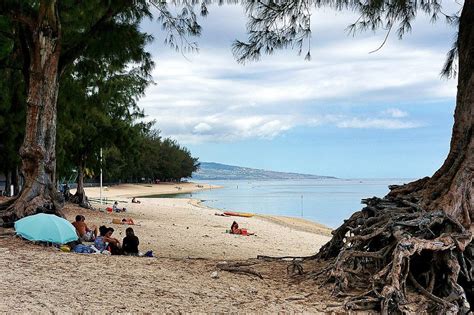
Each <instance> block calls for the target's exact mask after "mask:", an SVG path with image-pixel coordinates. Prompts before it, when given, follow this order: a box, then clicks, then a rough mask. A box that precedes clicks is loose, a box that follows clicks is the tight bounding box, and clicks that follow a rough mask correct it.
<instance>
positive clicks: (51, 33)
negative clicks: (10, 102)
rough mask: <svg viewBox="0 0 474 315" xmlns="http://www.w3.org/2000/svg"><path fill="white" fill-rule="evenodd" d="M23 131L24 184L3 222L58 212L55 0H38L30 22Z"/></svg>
mask: <svg viewBox="0 0 474 315" xmlns="http://www.w3.org/2000/svg"><path fill="white" fill-rule="evenodd" d="M29 31H30V32H31V34H28V35H29V36H30V37H29V45H30V47H29V58H30V65H29V78H28V92H27V112H26V115H27V116H26V133H25V138H24V141H23V144H22V146H21V148H20V157H21V159H22V166H21V172H22V174H23V177H24V181H25V182H24V187H23V190H22V191H21V193H20V195H19V196H18V198H16V199H15V200H14V202H13V204H11V205H9V206H8V208H7V209H6V210H4V211H2V212H0V217H1V218H2V219H3V220H4V221H7V222H11V221H13V220H16V219H18V218H21V217H24V216H26V215H30V214H33V213H37V212H49V213H59V211H60V209H61V204H60V203H59V202H58V201H59V198H58V197H59V196H58V194H57V192H56V189H55V185H54V184H55V171H56V153H55V146H56V105H57V97H58V88H59V82H58V79H59V78H58V76H59V73H58V64H59V56H60V51H61V45H60V42H61V41H60V37H61V29H60V21H59V16H58V9H57V3H56V1H55V0H52V1H41V2H40V7H39V12H38V17H37V20H36V21H34V25H30V30H29Z"/></svg>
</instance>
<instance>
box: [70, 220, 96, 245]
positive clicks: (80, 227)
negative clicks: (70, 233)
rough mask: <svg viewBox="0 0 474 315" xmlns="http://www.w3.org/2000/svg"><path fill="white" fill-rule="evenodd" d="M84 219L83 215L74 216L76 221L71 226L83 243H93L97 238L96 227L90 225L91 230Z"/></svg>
mask: <svg viewBox="0 0 474 315" xmlns="http://www.w3.org/2000/svg"><path fill="white" fill-rule="evenodd" d="M85 220H86V218H85V217H84V216H83V215H80V214H78V215H76V221H74V222H72V225H73V226H74V227H75V228H76V233H77V235H78V236H79V238H80V239H81V241H84V242H93V241H94V240H95V238H96V237H97V227H96V226H95V225H92V226H91V228H89V227H88V226H87V224H86V223H85Z"/></svg>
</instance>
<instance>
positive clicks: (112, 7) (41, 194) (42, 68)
mask: <svg viewBox="0 0 474 315" xmlns="http://www.w3.org/2000/svg"><path fill="white" fill-rule="evenodd" d="M152 7H153V8H155V9H156V11H157V19H158V20H159V21H160V22H161V25H162V26H163V29H164V30H165V32H166V33H167V41H168V43H169V44H170V45H172V46H173V45H176V42H175V41H176V40H179V38H180V36H185V35H198V34H199V32H200V27H199V25H198V24H197V22H196V16H195V14H194V13H193V12H192V10H188V9H186V10H184V9H183V11H182V12H180V13H179V14H176V16H175V15H172V14H171V13H170V11H169V10H168V8H167V4H166V2H161V1H154V0H150V1H145V0H133V1H132V0H116V1H101V0H93V1H76V0H64V1H57V0H39V1H33V0H22V1H17V0H4V1H1V2H0V16H1V17H2V18H7V19H8V22H10V23H14V24H15V26H17V29H18V35H17V36H18V38H20V39H21V41H20V42H21V44H22V45H23V46H22V51H23V52H24V53H23V68H24V71H23V73H24V74H25V78H24V79H25V82H26V103H27V108H26V130H25V137H24V140H23V144H22V146H21V148H20V158H21V161H22V165H21V173H22V175H23V177H24V187H23V189H22V191H21V193H20V194H19V196H18V197H16V198H14V199H11V200H10V201H8V202H7V203H4V204H2V205H0V218H1V219H2V220H3V221H4V222H5V221H6V222H12V221H13V220H15V219H18V218H21V217H23V216H26V215H29V214H33V213H36V212H51V213H57V214H60V209H61V203H60V202H59V200H60V198H59V197H58V195H57V191H56V188H55V182H56V150H55V147H56V122H57V99H58V91H59V82H60V76H61V75H62V74H63V73H64V72H65V71H66V70H67V68H68V67H72V66H74V64H75V62H76V61H77V60H78V59H79V58H80V57H81V54H82V53H83V52H84V51H85V50H86V49H87V48H88V45H89V43H90V40H91V39H93V38H96V39H97V38H100V37H101V36H105V35H106V34H107V32H108V30H109V29H110V26H111V24H113V22H115V21H122V22H124V21H125V22H126V21H130V22H131V23H137V22H139V21H140V20H141V19H143V18H146V17H152V15H151V13H150V9H151V8H152ZM185 7H186V5H185ZM72 26H73V27H72ZM176 34H177V35H176ZM189 46H190V47H193V43H189Z"/></svg>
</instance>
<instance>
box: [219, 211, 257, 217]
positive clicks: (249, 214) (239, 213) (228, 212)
mask: <svg viewBox="0 0 474 315" xmlns="http://www.w3.org/2000/svg"><path fill="white" fill-rule="evenodd" d="M224 214H225V215H231V216H234V217H246V218H250V217H253V216H254V214H253V213H245V212H232V211H226V212H224Z"/></svg>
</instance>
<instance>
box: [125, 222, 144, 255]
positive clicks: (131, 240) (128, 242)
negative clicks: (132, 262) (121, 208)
mask: <svg viewBox="0 0 474 315" xmlns="http://www.w3.org/2000/svg"><path fill="white" fill-rule="evenodd" d="M125 233H126V234H127V236H125V237H124V238H123V247H122V248H123V252H124V254H125V255H132V256H137V255H138V245H139V244H140V241H139V240H138V237H137V236H135V232H134V231H133V229H132V228H131V227H129V228H127V229H126V230H125Z"/></svg>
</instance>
